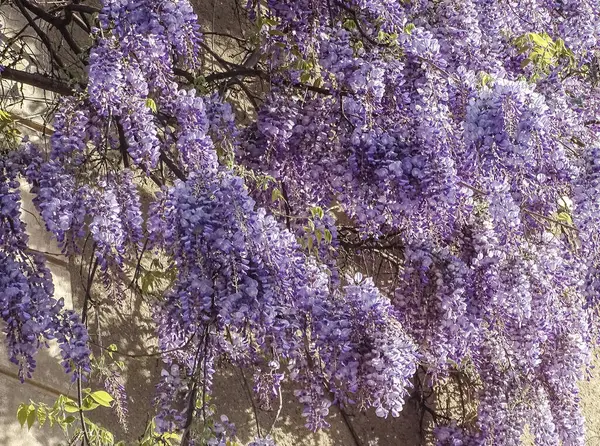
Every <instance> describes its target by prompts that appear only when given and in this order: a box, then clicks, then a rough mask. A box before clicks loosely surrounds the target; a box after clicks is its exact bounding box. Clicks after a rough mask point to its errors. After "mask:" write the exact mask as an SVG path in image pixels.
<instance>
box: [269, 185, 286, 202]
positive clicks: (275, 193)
mask: <svg viewBox="0 0 600 446" xmlns="http://www.w3.org/2000/svg"><path fill="white" fill-rule="evenodd" d="M280 199H283V194H282V193H281V191H280V190H279V189H277V188H276V187H274V188H273V191H272V192H271V201H278V200H280Z"/></svg>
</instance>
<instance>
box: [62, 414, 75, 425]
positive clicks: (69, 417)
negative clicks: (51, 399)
mask: <svg viewBox="0 0 600 446" xmlns="http://www.w3.org/2000/svg"><path fill="white" fill-rule="evenodd" d="M73 421H75V417H74V416H73V415H69V416H68V417H65V419H64V420H62V422H63V423H64V424H71V423H72V422H73Z"/></svg>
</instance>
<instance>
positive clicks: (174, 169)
mask: <svg viewBox="0 0 600 446" xmlns="http://www.w3.org/2000/svg"><path fill="white" fill-rule="evenodd" d="M160 160H161V161H162V162H163V163H165V164H166V165H167V167H168V168H169V169H170V170H171V172H173V175H175V176H176V177H177V178H179V179H180V180H182V181H185V180H186V175H185V173H183V171H182V170H181V169H180V168H179V166H177V164H175V163H174V162H173V160H172V159H171V158H169V157H168V155H167V154H166V153H165V152H163V151H162V150H161V152H160Z"/></svg>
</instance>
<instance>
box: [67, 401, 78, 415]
mask: <svg viewBox="0 0 600 446" xmlns="http://www.w3.org/2000/svg"><path fill="white" fill-rule="evenodd" d="M65 412H67V413H75V412H79V406H78V405H77V403H75V401H65Z"/></svg>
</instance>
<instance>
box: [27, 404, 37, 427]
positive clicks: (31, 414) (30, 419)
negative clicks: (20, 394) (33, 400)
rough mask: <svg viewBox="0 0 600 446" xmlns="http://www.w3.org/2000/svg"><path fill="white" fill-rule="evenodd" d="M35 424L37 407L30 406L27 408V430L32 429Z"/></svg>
mask: <svg viewBox="0 0 600 446" xmlns="http://www.w3.org/2000/svg"><path fill="white" fill-rule="evenodd" d="M34 422H35V406H34V405H33V404H30V405H29V407H28V408H27V429H31V426H33V423H34Z"/></svg>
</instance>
